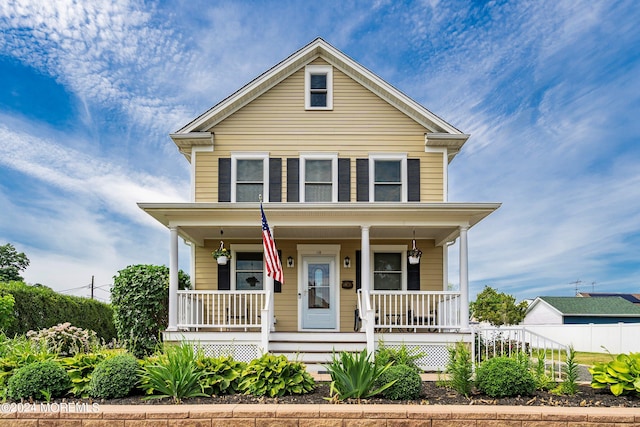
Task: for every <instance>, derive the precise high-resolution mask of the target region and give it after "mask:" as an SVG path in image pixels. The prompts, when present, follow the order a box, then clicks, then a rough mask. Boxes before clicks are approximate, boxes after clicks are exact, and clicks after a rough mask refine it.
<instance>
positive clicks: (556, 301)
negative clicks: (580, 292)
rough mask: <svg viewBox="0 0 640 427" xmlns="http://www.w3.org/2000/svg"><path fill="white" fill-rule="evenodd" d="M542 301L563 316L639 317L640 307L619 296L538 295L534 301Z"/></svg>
mask: <svg viewBox="0 0 640 427" xmlns="http://www.w3.org/2000/svg"><path fill="white" fill-rule="evenodd" d="M537 301H543V302H545V303H547V304H548V305H550V306H551V307H552V308H554V309H555V310H556V311H558V312H559V313H560V314H562V315H563V316H583V317H584V316H593V317H607V316H621V317H640V307H638V306H636V305H634V304H632V303H630V302H629V301H627V300H625V299H624V298H621V297H602V298H599V297H593V298H583V297H538V298H537V299H536V301H534V303H533V304H532V305H531V306H530V308H533V305H535V304H536V302H537Z"/></svg>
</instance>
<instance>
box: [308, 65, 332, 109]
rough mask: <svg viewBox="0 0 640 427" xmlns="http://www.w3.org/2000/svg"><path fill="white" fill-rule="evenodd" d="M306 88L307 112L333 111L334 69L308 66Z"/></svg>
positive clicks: (327, 66)
mask: <svg viewBox="0 0 640 427" xmlns="http://www.w3.org/2000/svg"><path fill="white" fill-rule="evenodd" d="M304 86H305V96H304V103H305V108H306V109H307V110H332V109H333V67H331V66H330V65H307V66H306V67H305V75H304Z"/></svg>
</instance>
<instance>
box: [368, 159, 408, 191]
mask: <svg viewBox="0 0 640 427" xmlns="http://www.w3.org/2000/svg"><path fill="white" fill-rule="evenodd" d="M378 160H381V161H384V160H390V161H400V200H399V202H400V203H406V202H407V185H408V184H407V181H408V177H407V155H406V154H404V153H401V154H393V153H383V154H370V155H369V201H370V202H375V201H376V200H375V195H376V182H375V179H376V177H375V172H376V161H378ZM390 203H398V202H390Z"/></svg>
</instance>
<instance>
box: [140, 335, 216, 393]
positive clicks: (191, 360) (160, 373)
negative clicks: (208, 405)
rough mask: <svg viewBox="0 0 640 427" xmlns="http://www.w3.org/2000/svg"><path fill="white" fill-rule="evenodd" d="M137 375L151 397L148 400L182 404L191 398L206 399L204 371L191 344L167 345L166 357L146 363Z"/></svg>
mask: <svg viewBox="0 0 640 427" xmlns="http://www.w3.org/2000/svg"><path fill="white" fill-rule="evenodd" d="M138 373H139V375H140V388H141V389H142V390H144V391H145V392H146V393H147V394H149V395H150V396H148V397H146V399H161V398H164V397H170V398H172V399H173V401H174V403H181V402H182V399H186V398H189V397H206V396H207V395H206V394H204V393H203V392H202V388H201V387H200V380H201V378H202V377H203V376H204V372H203V371H201V370H200V369H199V368H198V366H197V365H196V356H195V353H194V351H193V347H192V346H191V345H189V344H186V343H185V344H180V345H177V346H171V345H170V346H167V347H166V350H165V352H164V353H163V354H160V355H159V356H157V357H153V358H150V360H149V361H147V362H146V363H143V366H142V368H141V369H140V371H139V372H138Z"/></svg>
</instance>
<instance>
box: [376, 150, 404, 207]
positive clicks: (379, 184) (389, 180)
mask: <svg viewBox="0 0 640 427" xmlns="http://www.w3.org/2000/svg"><path fill="white" fill-rule="evenodd" d="M369 168H370V169H369V178H370V180H371V182H370V183H369V191H370V194H369V200H371V201H375V202H406V201H407V191H406V188H407V156H406V155H404V154H400V155H393V154H380V155H371V156H370V161H369Z"/></svg>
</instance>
